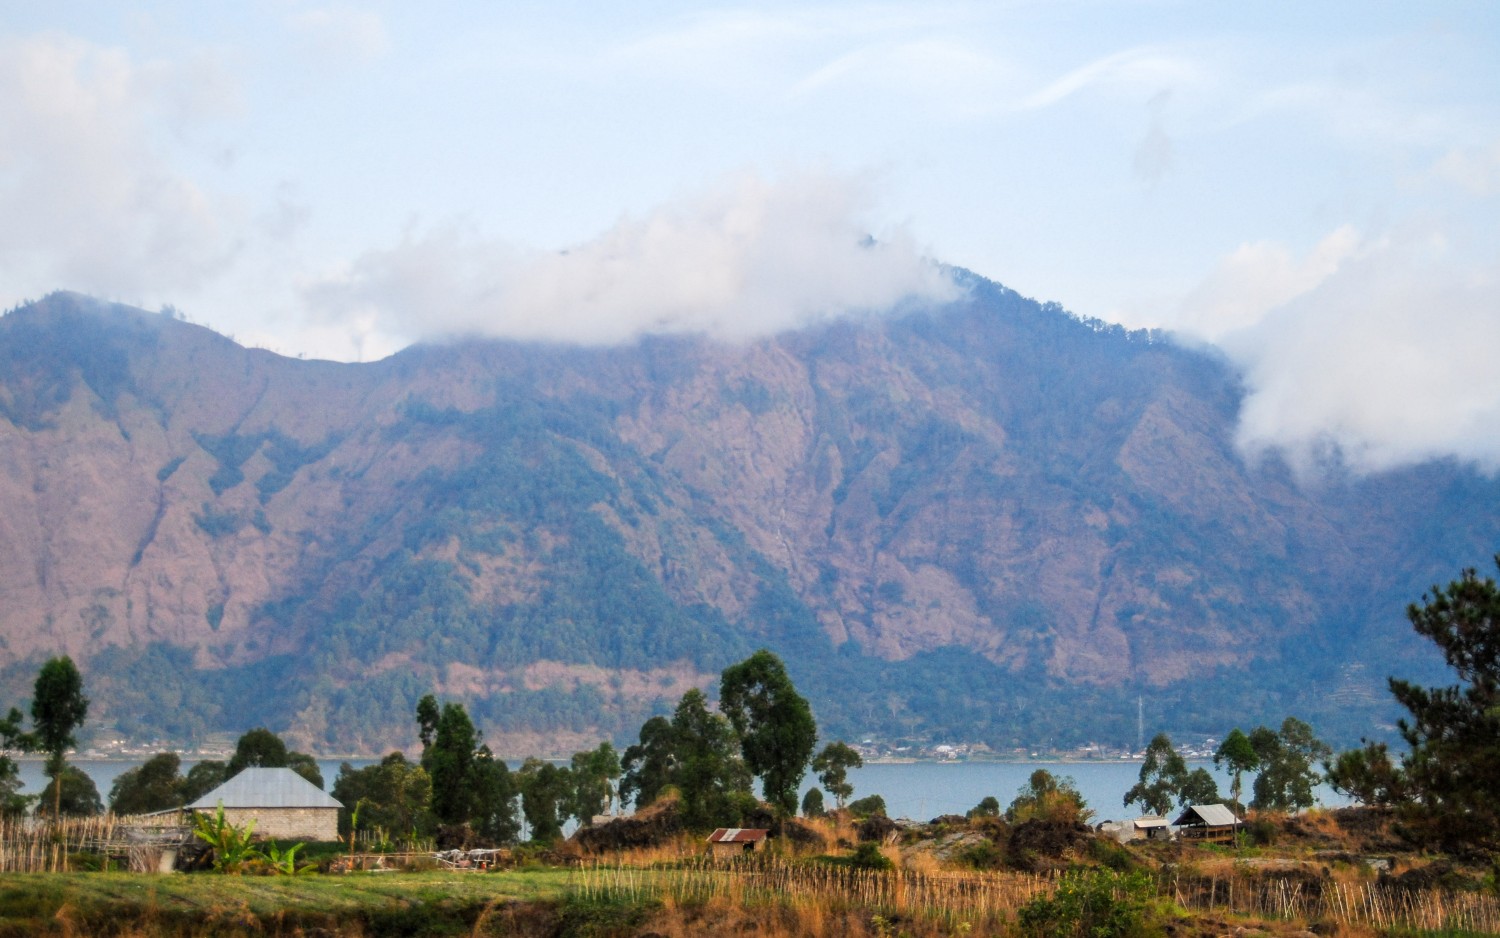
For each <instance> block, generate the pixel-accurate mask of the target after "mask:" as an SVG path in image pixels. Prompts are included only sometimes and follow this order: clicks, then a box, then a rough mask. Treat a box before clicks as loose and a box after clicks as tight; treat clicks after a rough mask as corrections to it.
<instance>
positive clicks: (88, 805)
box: [41, 763, 104, 817]
mask: <svg viewBox="0 0 1500 938" xmlns="http://www.w3.org/2000/svg"><path fill="white" fill-rule="evenodd" d="M59 779H61V781H62V784H61V785H59V784H58V780H59ZM41 804H42V805H43V806H50V807H51V808H52V811H51V814H52V816H53V817H93V816H94V815H96V814H103V813H104V803H103V802H101V801H100V800H99V789H98V788H97V787H96V786H95V785H94V780H93V779H92V778H90V777H89V774H88V773H87V772H85V771H84V770H82V769H80V768H78V767H77V766H76V765H68V764H66V763H64V764H63V767H62V771H61V772H59V773H58V774H57V775H55V776H53V778H52V781H50V782H48V783H47V787H46V788H43V789H42V794H41ZM42 810H45V808H44V809H42Z"/></svg>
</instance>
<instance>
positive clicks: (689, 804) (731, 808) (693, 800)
mask: <svg viewBox="0 0 1500 938" xmlns="http://www.w3.org/2000/svg"><path fill="white" fill-rule="evenodd" d="M735 743H736V741H735V735H734V730H733V728H732V727H730V725H729V721H728V720H726V719H725V718H724V717H722V716H720V715H719V714H717V713H712V712H710V711H709V709H708V699H707V698H706V697H704V696H703V691H701V690H698V689H697V688H696V687H695V688H692V689H690V690H689V691H688V692H687V693H685V694H683V695H682V700H680V701H679V702H678V704H677V709H676V710H675V711H673V713H672V760H671V762H672V769H671V773H670V775H669V779H670V782H671V784H673V785H675V786H676V787H677V790H678V792H679V793H680V795H681V797H682V802H681V813H682V823H683V824H684V825H685V826H686V827H687V828H688V829H689V830H705V829H708V828H713V827H724V826H733V825H736V824H738V823H739V822H740V820H741V817H742V816H743V814H744V813H745V810H746V808H747V807H749V806H750V805H747V804H746V802H747V801H750V802H753V800H754V799H753V798H750V797H749V793H750V771H749V769H748V768H747V767H746V766H745V763H744V762H743V761H742V760H741V759H740V757H739V755H738V754H737V753H736V751H735V749H736V744H735ZM793 794H794V797H795V792H794V793H793Z"/></svg>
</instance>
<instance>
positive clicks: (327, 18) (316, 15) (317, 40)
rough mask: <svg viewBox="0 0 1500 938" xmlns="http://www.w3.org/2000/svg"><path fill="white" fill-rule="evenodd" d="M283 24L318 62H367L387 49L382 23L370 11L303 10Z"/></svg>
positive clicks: (338, 8)
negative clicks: (338, 60) (285, 24)
mask: <svg viewBox="0 0 1500 938" xmlns="http://www.w3.org/2000/svg"><path fill="white" fill-rule="evenodd" d="M287 25H288V26H289V27H290V28H291V29H292V31H293V32H294V33H296V34H297V35H298V36H300V37H301V38H302V40H303V41H304V42H306V43H307V45H308V47H309V51H310V52H312V53H313V54H314V55H315V56H317V57H318V58H320V59H328V58H335V59H346V60H352V61H355V62H369V61H373V60H375V59H378V58H380V57H381V56H382V55H384V54H385V53H386V52H388V51H389V50H390V47H391V40H390V36H389V35H388V34H387V32H386V28H385V21H384V20H383V19H382V18H381V16H380V14H378V13H375V12H373V11H370V10H357V9H354V8H352V7H346V6H333V7H325V8H322V9H316V10H303V11H301V12H299V13H293V14H291V15H290V16H288V17H287Z"/></svg>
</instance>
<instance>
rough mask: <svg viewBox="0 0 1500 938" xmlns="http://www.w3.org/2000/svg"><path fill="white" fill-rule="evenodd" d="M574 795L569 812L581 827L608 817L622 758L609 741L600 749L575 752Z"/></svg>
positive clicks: (573, 764) (573, 770)
mask: <svg viewBox="0 0 1500 938" xmlns="http://www.w3.org/2000/svg"><path fill="white" fill-rule="evenodd" d="M570 768H571V769H572V774H573V795H572V800H571V803H570V805H569V811H570V813H571V814H572V815H573V817H575V818H577V819H578V823H579V824H591V823H593V820H594V817H595V816H596V815H600V814H608V813H609V811H610V808H611V806H612V805H613V804H614V800H615V793H614V784H613V783H614V780H615V779H617V778H619V777H620V756H619V754H618V753H616V752H615V747H614V746H611V745H610V744H609V743H608V742H603V743H600V744H599V746H598V748H597V749H593V750H590V751H588V752H575V753H574V754H573V759H572V762H571V764H570Z"/></svg>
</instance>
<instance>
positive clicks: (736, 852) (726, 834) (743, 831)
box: [708, 827, 771, 857]
mask: <svg viewBox="0 0 1500 938" xmlns="http://www.w3.org/2000/svg"><path fill="white" fill-rule="evenodd" d="M770 833H771V832H770V831H768V830H766V829H764V828H759V827H721V828H719V829H718V830H716V831H714V832H713V833H712V834H709V835H708V850H709V852H710V853H712V854H713V855H714V856H716V857H737V856H740V855H741V854H745V853H752V852H754V851H756V850H759V849H761V848H762V847H764V846H765V845H766V838H767V837H768V836H769V835H770Z"/></svg>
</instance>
